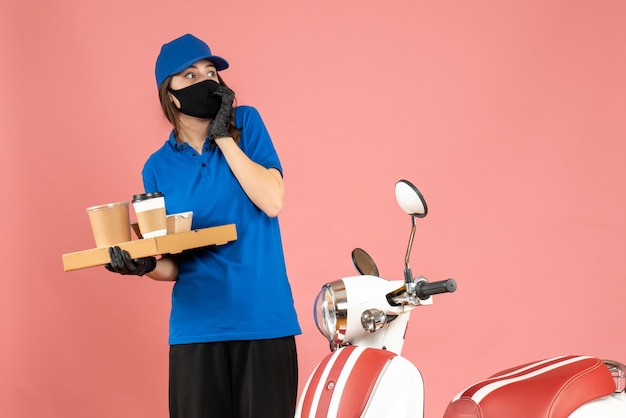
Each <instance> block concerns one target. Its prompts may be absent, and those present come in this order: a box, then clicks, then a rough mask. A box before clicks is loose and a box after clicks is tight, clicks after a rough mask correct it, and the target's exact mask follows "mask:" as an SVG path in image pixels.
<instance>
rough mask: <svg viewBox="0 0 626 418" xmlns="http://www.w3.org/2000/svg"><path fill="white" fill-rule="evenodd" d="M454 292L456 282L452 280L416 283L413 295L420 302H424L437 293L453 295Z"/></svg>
mask: <svg viewBox="0 0 626 418" xmlns="http://www.w3.org/2000/svg"><path fill="white" fill-rule="evenodd" d="M455 290H456V281H455V280H454V279H448V280H440V281H438V282H427V281H420V282H417V285H416V286H415V295H416V296H417V297H418V298H420V299H421V300H426V299H428V298H429V297H431V296H432V295H436V294H439V293H453V292H454V291H455Z"/></svg>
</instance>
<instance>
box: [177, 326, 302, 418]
mask: <svg viewBox="0 0 626 418" xmlns="http://www.w3.org/2000/svg"><path fill="white" fill-rule="evenodd" d="M297 394H298V361H297V354H296V343H295V338H294V337H284V338H277V339H271V340H257V341H225V342H216V343H202V344H181V345H172V346H170V395H169V396H170V417H171V418H212V417H215V418H265V417H267V418H293V415H294V413H295V408H296V397H297Z"/></svg>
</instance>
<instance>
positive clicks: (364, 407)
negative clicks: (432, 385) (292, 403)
mask: <svg viewBox="0 0 626 418" xmlns="http://www.w3.org/2000/svg"><path fill="white" fill-rule="evenodd" d="M407 365H409V366H411V367H412V369H413V370H412V369H411V368H409V367H407ZM392 376H393V377H392ZM403 377H407V378H408V379H405V380H402V379H401V378H403ZM383 381H384V383H383ZM400 382H401V383H400ZM408 382H412V384H408ZM398 383H400V389H399V388H398V386H397V385H398ZM403 386H404V387H403ZM403 390H407V391H409V396H407V395H406V393H400V394H399V399H401V405H396V406H398V407H402V408H405V409H406V405H407V403H409V405H410V407H409V408H410V409H411V410H412V412H411V413H410V415H407V414H405V413H404V409H403V413H402V414H401V416H403V417H422V416H423V381H422V379H421V375H420V374H419V371H417V369H416V368H415V367H414V366H412V364H411V363H410V362H408V360H406V359H404V358H402V357H400V356H397V355H396V354H394V353H393V352H390V351H387V350H380V349H373V348H361V347H356V346H348V347H344V348H342V349H340V350H338V351H336V352H335V353H332V354H330V355H328V356H327V357H326V358H325V359H324V360H323V361H322V362H321V363H320V365H319V366H318V367H317V369H316V370H315V371H314V372H313V375H312V376H311V378H310V379H309V381H308V382H307V385H306V387H305V392H304V393H303V394H302V398H301V399H300V401H299V404H298V408H297V411H296V417H297V418H299V417H303V418H305V417H306V418H322V417H323V418H331V417H332V418H354V417H381V416H390V415H387V412H389V411H390V410H393V404H390V402H392V401H393V396H392V395H390V393H398V392H402V391H403ZM381 410H383V411H385V415H381ZM396 416H397V415H396Z"/></svg>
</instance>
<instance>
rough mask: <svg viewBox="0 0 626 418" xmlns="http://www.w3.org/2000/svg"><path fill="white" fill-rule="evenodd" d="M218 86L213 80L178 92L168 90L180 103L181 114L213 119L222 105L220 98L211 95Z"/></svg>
mask: <svg viewBox="0 0 626 418" xmlns="http://www.w3.org/2000/svg"><path fill="white" fill-rule="evenodd" d="M218 86H219V84H218V83H216V82H215V81H213V80H205V81H201V82H199V83H196V84H192V85H191V86H188V87H185V88H183V89H180V90H172V89H171V88H168V90H169V91H170V93H172V94H173V95H174V97H176V98H177V99H178V101H179V102H180V109H179V110H180V112H181V113H184V114H185V115H189V116H195V117H196V118H203V119H213V118H214V117H215V115H217V111H218V110H220V106H221V105H222V98H221V97H220V96H216V95H214V94H213V93H214V92H215V90H216V89H217V87H218Z"/></svg>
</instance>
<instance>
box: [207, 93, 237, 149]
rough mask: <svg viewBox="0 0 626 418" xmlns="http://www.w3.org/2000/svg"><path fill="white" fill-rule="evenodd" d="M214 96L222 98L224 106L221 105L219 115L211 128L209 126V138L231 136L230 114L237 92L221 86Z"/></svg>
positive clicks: (214, 119)
mask: <svg viewBox="0 0 626 418" xmlns="http://www.w3.org/2000/svg"><path fill="white" fill-rule="evenodd" d="M213 94H214V95H216V96H220V98H221V99H222V104H221V105H220V110H218V111H217V115H215V117H214V118H213V122H211V126H209V138H211V139H215V138H219V137H222V136H231V134H230V132H228V125H229V124H230V113H231V110H232V109H233V101H234V100H235V92H233V91H232V90H231V89H229V88H228V87H226V86H225V85H223V84H220V85H219V86H218V87H217V89H216V90H215V92H213Z"/></svg>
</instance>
